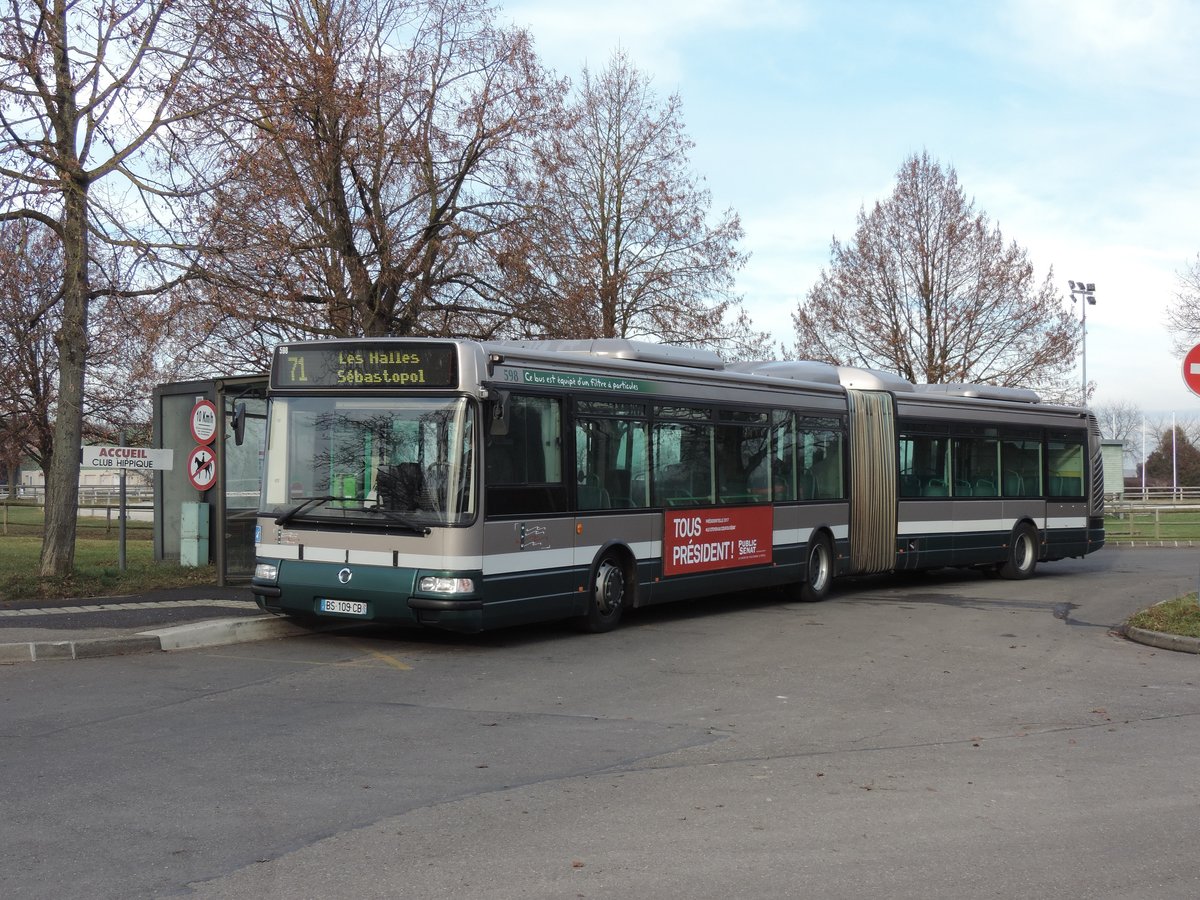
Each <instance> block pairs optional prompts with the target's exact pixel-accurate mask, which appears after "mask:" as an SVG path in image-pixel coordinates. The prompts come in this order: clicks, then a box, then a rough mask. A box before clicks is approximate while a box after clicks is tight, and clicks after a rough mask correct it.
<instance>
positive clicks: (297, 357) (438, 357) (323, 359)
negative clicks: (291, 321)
mask: <svg viewBox="0 0 1200 900" xmlns="http://www.w3.org/2000/svg"><path fill="white" fill-rule="evenodd" d="M455 358H456V357H455V352H454V346H453V345H451V344H414V343H404V342H398V341H388V340H384V341H363V342H361V343H353V344H349V343H342V342H338V343H333V344H330V345H328V346H322V345H320V344H308V345H304V346H286V345H285V346H282V347H280V348H279V349H278V350H276V351H275V363H274V365H273V366H272V369H271V387H273V388H349V389H351V390H356V389H362V390H376V389H377V390H395V389H397V388H448V387H456V386H457V385H458V377H457V376H458V373H457V371H456V368H457V367H456V366H455Z"/></svg>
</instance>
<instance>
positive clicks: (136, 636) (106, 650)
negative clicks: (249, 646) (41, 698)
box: [0, 587, 312, 664]
mask: <svg viewBox="0 0 1200 900" xmlns="http://www.w3.org/2000/svg"><path fill="white" fill-rule="evenodd" d="M311 631H312V629H307V628H302V627H300V626H298V625H296V624H295V623H293V622H291V621H289V620H287V619H282V618H279V617H278V616H272V615H266V614H264V613H263V612H262V610H260V609H259V608H258V606H257V605H256V604H255V602H254V597H253V596H252V595H251V593H250V590H249V588H246V587H195V588H178V589H170V590H159V591H151V592H148V593H145V594H136V595H128V596H120V597H87V598H79V599H67V600H53V601H48V600H3V599H0V664H5V663H18V662H36V661H40V660H64V659H85V658H90V657H97V656H117V655H123V654H128V653H151V652H159V651H164V650H186V649H193V648H197V647H206V646H216V645H220V644H229V643H236V642H240V641H255V640H267V639H269V638H277V637H287V636H290V635H296V634H307V633H311Z"/></svg>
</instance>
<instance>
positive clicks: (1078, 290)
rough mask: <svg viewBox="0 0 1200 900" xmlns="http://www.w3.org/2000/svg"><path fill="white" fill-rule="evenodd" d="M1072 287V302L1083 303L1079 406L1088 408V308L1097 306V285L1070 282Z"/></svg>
mask: <svg viewBox="0 0 1200 900" xmlns="http://www.w3.org/2000/svg"><path fill="white" fill-rule="evenodd" d="M1068 284H1070V285H1071V302H1072V303H1074V302H1075V300H1076V299H1079V300H1082V301H1083V335H1082V340H1081V342H1080V348H1081V350H1082V351H1083V352H1082V357H1083V359H1082V368H1083V385H1082V388H1081V390H1080V396H1079V405H1080V406H1087V388H1088V380H1087V308H1088V307H1089V306H1095V305H1096V285H1095V284H1094V283H1092V282H1088V283H1087V284H1084V283H1083V282H1082V281H1070V282H1068Z"/></svg>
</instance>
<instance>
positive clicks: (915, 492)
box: [900, 475, 921, 497]
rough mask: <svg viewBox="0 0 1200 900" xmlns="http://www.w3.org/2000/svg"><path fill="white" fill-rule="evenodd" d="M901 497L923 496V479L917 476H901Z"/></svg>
mask: <svg viewBox="0 0 1200 900" xmlns="http://www.w3.org/2000/svg"><path fill="white" fill-rule="evenodd" d="M900 496H901V497H920V496H921V479H920V477H919V476H917V475H901V476H900Z"/></svg>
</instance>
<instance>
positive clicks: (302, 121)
mask: <svg viewBox="0 0 1200 900" xmlns="http://www.w3.org/2000/svg"><path fill="white" fill-rule="evenodd" d="M226 49H227V51H228V54H229V57H228V65H229V67H230V68H231V70H233V71H234V72H236V75H235V77H236V79H237V80H238V81H239V82H241V83H242V84H243V85H244V86H245V87H244V94H245V96H244V100H243V102H242V103H241V104H239V105H238V106H237V107H236V108H234V109H233V112H234V113H235V114H236V115H235V116H231V118H230V119H229V120H228V121H227V122H226V123H225V126H224V128H223V129H222V130H220V131H218V132H213V133H212V134H211V136H206V135H205V134H203V133H199V132H197V133H194V134H186V135H181V138H182V140H181V145H182V144H184V143H186V144H187V147H186V150H187V157H186V158H187V159H189V161H190V164H191V165H192V166H194V167H195V168H196V170H197V171H199V170H202V169H204V168H205V167H206V166H208V164H209V163H210V162H212V161H218V162H220V163H222V164H223V167H222V170H221V173H220V175H221V177H220V184H219V185H218V186H217V189H216V190H215V191H214V192H213V193H212V194H211V195H210V196H208V197H206V198H204V202H203V203H202V204H201V205H200V206H199V208H198V209H197V211H196V220H197V223H198V224H197V227H198V229H200V231H199V232H198V234H197V242H198V243H204V244H205V245H206V247H207V251H208V252H207V253H206V256H205V274H206V285H205V286H204V287H203V288H198V289H196V290H195V291H193V293H192V295H191V296H190V297H189V302H191V303H194V302H196V301H200V302H202V303H203V304H204V306H205V307H206V308H207V310H208V314H207V316H206V317H205V318H204V321H203V323H202V324H203V326H204V327H205V328H207V329H208V333H210V334H211V335H212V336H213V337H214V338H220V337H222V336H232V335H250V334H257V335H259V336H260V340H259V341H258V342H256V343H258V344H259V347H256V349H255V351H254V354H255V355H256V356H257V355H259V354H260V351H261V349H265V345H267V344H270V343H275V342H278V341H280V340H286V339H294V338H299V337H308V338H311V337H322V336H346V335H359V334H366V335H379V334H451V333H457V334H468V335H470V334H475V335H487V334H489V333H493V332H494V331H495V330H496V329H497V328H498V327H501V326H502V324H503V323H504V322H505V321H506V320H507V319H508V318H509V317H510V316H511V315H512V314H513V310H512V308H511V304H509V303H508V302H507V299H506V298H507V293H506V292H505V290H504V289H503V286H502V284H501V281H502V278H503V273H502V270H501V269H500V267H499V266H498V265H497V263H496V257H497V254H498V248H499V247H500V241H501V236H502V235H503V233H504V232H505V231H506V230H508V229H511V228H512V227H514V224H515V223H517V222H519V221H520V219H521V218H522V217H523V216H524V215H526V210H525V209H524V207H523V205H522V204H520V203H519V202H517V197H516V195H515V188H516V186H517V183H518V180H517V173H518V172H519V171H520V169H521V166H522V162H521V161H522V158H524V157H527V156H528V144H529V143H530V142H531V141H532V140H533V139H534V137H535V136H536V134H537V133H538V132H539V131H540V130H542V128H543V123H544V121H545V119H546V117H547V116H548V115H549V114H550V112H551V111H552V110H553V108H554V107H556V106H557V101H556V95H557V93H558V92H559V91H560V90H561V88H560V87H559V86H558V85H556V84H555V83H554V82H553V81H551V80H550V79H548V78H547V77H546V75H545V73H544V72H543V71H542V70H541V68H540V66H539V65H538V62H537V59H536V57H535V55H534V53H533V49H532V46H531V44H530V39H529V36H528V34H527V33H526V32H524V31H522V30H519V29H512V28H500V27H497V26H496V24H495V22H494V13H493V11H492V9H491V8H490V7H489V6H488V5H487V3H486V0H261V2H258V3H255V4H254V7H253V9H252V10H251V13H250V14H249V15H248V16H246V18H245V19H244V21H242V22H240V23H235V24H231V26H230V28H229V31H228V33H227V48H226ZM209 137H211V139H209ZM184 149H185V148H184V147H183V146H181V148H180V157H181V158H184V154H183V150H184ZM229 320H232V323H230V321H229Z"/></svg>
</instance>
